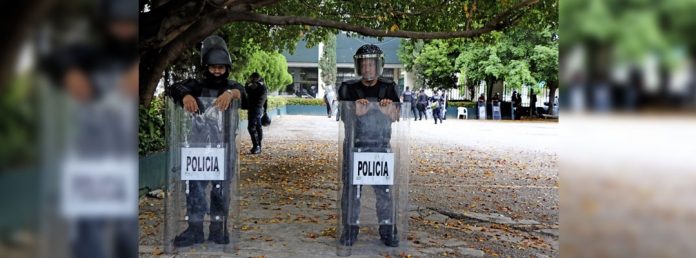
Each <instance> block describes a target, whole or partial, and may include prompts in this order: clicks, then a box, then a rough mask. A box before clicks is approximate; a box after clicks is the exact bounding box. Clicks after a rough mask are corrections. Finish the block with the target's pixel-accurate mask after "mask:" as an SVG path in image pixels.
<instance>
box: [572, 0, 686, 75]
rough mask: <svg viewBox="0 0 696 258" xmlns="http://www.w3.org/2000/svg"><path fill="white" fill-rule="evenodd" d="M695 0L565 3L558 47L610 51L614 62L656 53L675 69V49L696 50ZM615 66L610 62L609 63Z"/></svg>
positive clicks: (636, 60)
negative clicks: (580, 46)
mask: <svg viewBox="0 0 696 258" xmlns="http://www.w3.org/2000/svg"><path fill="white" fill-rule="evenodd" d="M695 8H696V2H695V1H692V0H672V1H654V2H646V1H641V0H629V1H617V0H589V1H588V0H567V1H563V2H562V4H561V5H560V11H561V12H562V13H563V15H562V16H561V17H560V24H561V31H562V32H563V34H562V35H561V37H560V39H559V40H560V44H561V45H562V46H563V47H564V48H567V49H570V48H572V47H573V46H574V45H576V44H582V45H585V46H587V47H589V48H590V49H591V50H606V49H611V52H612V56H611V58H612V59H613V61H614V63H613V64H626V63H634V64H636V63H640V62H642V61H643V60H644V58H645V57H646V56H647V55H650V54H656V55H657V56H658V57H659V58H660V60H661V62H662V64H664V65H667V67H673V65H674V62H675V60H674V57H673V56H672V54H671V52H672V51H673V50H674V49H675V48H681V47H684V46H686V47H687V48H690V49H691V50H696V38H694V37H693V36H691V34H692V33H693V31H694V29H696V18H694V16H693V10H695ZM607 65H612V64H607Z"/></svg>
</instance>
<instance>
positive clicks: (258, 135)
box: [244, 81, 268, 152]
mask: <svg viewBox="0 0 696 258" xmlns="http://www.w3.org/2000/svg"><path fill="white" fill-rule="evenodd" d="M244 89H245V90H246V94H247V105H248V106H247V107H248V111H249V124H248V126H247V129H248V130H249V136H250V137H251V143H252V144H253V145H254V147H256V146H258V148H259V150H260V148H261V140H263V128H262V127H261V117H262V116H263V113H264V110H265V109H264V108H265V107H264V104H265V103H266V98H267V95H268V89H267V88H266V85H264V84H263V82H262V81H256V82H250V83H247V85H246V86H245V87H244ZM252 152H253V151H252Z"/></svg>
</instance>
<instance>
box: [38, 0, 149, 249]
mask: <svg viewBox="0 0 696 258" xmlns="http://www.w3.org/2000/svg"><path fill="white" fill-rule="evenodd" d="M94 6H95V11H94V12H93V13H92V15H93V21H94V22H93V23H91V25H94V27H93V28H91V29H93V30H94V31H95V33H93V35H92V37H88V36H83V37H79V38H82V39H81V40H77V42H70V43H69V44H68V45H67V46H65V47H61V46H58V47H57V48H56V49H57V50H56V51H53V52H44V53H40V54H41V55H43V60H42V61H43V62H42V63H43V65H42V67H41V68H43V70H44V72H45V74H46V75H48V77H49V79H50V81H52V82H53V83H52V84H53V85H57V86H58V90H59V91H64V92H66V93H67V95H68V97H69V99H70V100H68V101H70V102H74V103H75V113H74V114H72V115H69V116H67V117H64V118H60V117H59V118H58V119H59V121H58V124H59V125H61V124H66V125H68V126H70V127H69V128H72V129H71V131H67V132H64V133H65V136H61V134H58V135H59V136H58V137H59V139H47V141H51V142H63V144H64V146H63V147H61V148H62V149H59V150H58V153H54V154H56V155H57V158H58V159H59V161H58V164H47V166H48V169H47V170H46V171H44V172H45V174H44V176H43V178H44V180H45V181H50V180H51V179H50V178H54V177H56V176H54V175H53V174H56V173H57V174H58V176H57V177H58V178H59V179H60V183H61V184H60V185H58V192H59V196H60V197H61V198H60V199H59V200H60V201H59V204H58V205H59V206H58V207H59V209H58V210H59V214H60V216H59V217H60V219H61V221H62V222H59V223H58V224H62V223H64V224H65V225H67V229H66V230H67V231H68V233H69V234H67V238H60V237H62V236H66V235H65V232H59V231H60V230H61V229H60V227H59V226H57V225H56V224H52V223H48V222H46V223H45V224H52V225H48V226H47V227H45V228H42V231H43V232H42V235H45V236H44V237H46V238H48V240H46V241H44V243H48V244H49V246H45V247H44V248H46V249H45V251H44V253H43V255H44V256H53V257H61V256H62V255H61V254H60V252H56V250H63V249H64V247H60V246H58V245H60V243H61V241H67V244H68V245H69V248H68V250H69V251H68V253H69V254H67V255H68V256H69V257H109V256H113V257H137V256H138V238H137V235H138V221H137V216H136V214H137V209H138V207H137V196H138V195H137V140H136V139H135V137H134V136H135V135H137V122H136V118H137V113H136V110H137V109H136V107H137V106H136V103H137V102H136V101H137V94H138V53H137V42H138V6H137V2H136V1H133V0H126V1H120V0H103V1H98V2H96V3H94ZM78 19H79V18H78ZM44 40H45V38H44ZM52 43H55V42H52ZM40 44H50V43H49V42H40ZM49 97H51V98H56V99H59V98H57V97H56V96H49ZM49 111H53V110H49ZM59 115H60V114H59ZM63 115H65V114H63ZM48 116H51V115H50V114H49V115H48ZM44 130H55V128H53V129H51V128H44ZM60 137H65V138H63V139H60ZM55 165H57V166H58V167H55ZM85 173H87V174H85ZM44 184H58V183H56V182H44ZM89 197H94V198H95V199H94V200H102V202H104V203H99V204H97V205H93V204H92V205H90V204H89V202H87V201H85V200H89ZM97 197H98V198H103V199H97ZM94 200H92V201H94ZM107 204H108V205H110V206H109V207H110V208H100V206H99V205H103V206H106V205H107ZM42 215H43V214H42ZM48 216H50V215H48ZM45 219H48V220H52V219H54V218H45ZM61 233H62V235H61Z"/></svg>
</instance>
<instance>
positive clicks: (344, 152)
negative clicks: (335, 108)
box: [337, 101, 411, 256]
mask: <svg viewBox="0 0 696 258" xmlns="http://www.w3.org/2000/svg"><path fill="white" fill-rule="evenodd" d="M340 106H341V108H340V111H341V114H340V115H341V118H340V125H339V143H340V144H339V146H341V147H340V148H339V169H338V172H339V176H338V178H339V179H340V183H339V188H340V190H339V192H338V205H337V206H338V207H339V214H338V216H337V217H338V227H337V239H338V243H337V255H339V256H349V255H397V254H399V253H401V252H404V251H405V250H406V249H407V240H406V236H407V233H408V216H407V212H408V175H409V149H408V142H407V137H408V135H409V132H408V130H409V121H410V118H409V114H410V112H411V107H410V103H394V104H390V105H388V106H380V105H379V103H377V102H370V103H369V104H367V105H363V104H357V103H356V102H353V101H341V103H340Z"/></svg>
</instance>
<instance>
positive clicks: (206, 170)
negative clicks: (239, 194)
mask: <svg viewBox="0 0 696 258" xmlns="http://www.w3.org/2000/svg"><path fill="white" fill-rule="evenodd" d="M181 180H225V148H181Z"/></svg>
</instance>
